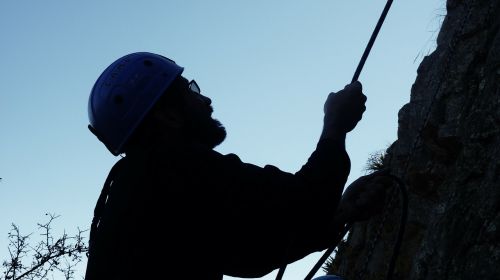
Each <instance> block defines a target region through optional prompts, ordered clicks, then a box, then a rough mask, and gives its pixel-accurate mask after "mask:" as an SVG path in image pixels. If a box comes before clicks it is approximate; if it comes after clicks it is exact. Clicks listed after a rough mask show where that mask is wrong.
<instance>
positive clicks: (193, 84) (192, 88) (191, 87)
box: [188, 80, 201, 94]
mask: <svg viewBox="0 0 500 280" xmlns="http://www.w3.org/2000/svg"><path fill="white" fill-rule="evenodd" d="M188 89H189V90H190V91H192V92H194V93H196V94H201V90H200V87H199V86H198V84H197V83H196V81H195V80H191V82H189V84H188Z"/></svg>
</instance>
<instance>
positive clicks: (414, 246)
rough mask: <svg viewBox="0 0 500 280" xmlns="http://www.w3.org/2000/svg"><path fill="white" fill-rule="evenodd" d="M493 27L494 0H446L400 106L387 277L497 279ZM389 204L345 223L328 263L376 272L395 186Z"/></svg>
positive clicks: (498, 171)
mask: <svg viewBox="0 0 500 280" xmlns="http://www.w3.org/2000/svg"><path fill="white" fill-rule="evenodd" d="M499 28H500V0H448V2H447V16H446V17H445V20H444V22H443V26H442V28H441V31H440V33H439V36H438V39H437V49H436V50H435V51H434V52H433V53H432V54H431V55H429V56H427V57H426V58H425V59H424V60H423V62H422V63H421V65H420V67H419V70H418V77H417V80H416V82H415V84H414V85H413V87H412V90H411V99H410V102H409V103H408V104H406V105H405V106H404V107H403V108H402V109H401V110H400V112H399V129H398V140H396V142H394V143H393V144H392V145H391V147H390V148H389V149H388V151H387V156H386V157H385V158H384V160H383V164H384V166H386V167H389V168H390V169H391V170H392V172H393V174H395V175H397V176H399V177H400V178H402V179H403V181H404V182H405V183H406V188H407V190H408V192H409V216H408V222H407V224H406V232H405V235H404V238H403V244H402V247H401V250H400V254H399V258H398V260H397V262H396V269H395V274H394V277H393V279H414V280H417V279H419V280H420V279H429V280H430V279H436V280H438V279H439V280H442V279H454V280H459V279H464V280H465V279H500V215H499V212H500V32H499ZM390 208H391V209H387V211H386V214H382V215H380V216H378V217H375V218H374V219H372V220H370V221H368V222H365V223H359V224H356V225H355V226H354V227H353V228H352V230H351V232H350V234H349V237H348V239H347V241H346V242H343V243H342V244H341V245H340V246H339V251H338V253H337V254H336V257H335V259H334V260H333V262H332V264H331V265H330V267H329V269H330V273H333V274H338V275H343V276H344V277H346V279H349V280H352V279H385V277H386V272H387V268H388V263H389V259H390V257H391V254H392V251H393V245H394V242H395V239H396V235H397V231H398V226H399V219H400V218H399V216H400V211H401V209H400V208H401V204H400V203H399V199H398V196H396V200H395V203H394V206H393V207H390ZM384 217H385V222H383V223H382V221H384ZM380 224H382V227H380ZM378 230H380V237H379V238H376V237H375V236H376V232H377V231H378ZM371 245H373V250H371V251H372V252H371V253H370V252H369V251H370V249H369V247H370V246H371ZM360 274H361V275H360Z"/></svg>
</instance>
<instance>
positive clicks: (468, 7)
mask: <svg viewBox="0 0 500 280" xmlns="http://www.w3.org/2000/svg"><path fill="white" fill-rule="evenodd" d="M475 1H476V0H470V1H466V2H465V4H464V11H465V13H466V15H465V17H463V19H462V21H461V22H460V27H459V28H458V30H457V32H455V34H454V35H453V37H452V39H451V41H450V43H449V46H448V53H447V56H446V58H445V64H444V66H443V70H442V72H441V75H440V77H439V78H438V79H437V81H438V84H437V86H436V90H435V92H434V94H433V96H432V98H431V101H430V103H429V107H428V110H427V112H426V114H425V118H424V121H423V124H422V126H421V127H420V128H419V130H418V132H417V136H416V137H415V139H414V141H413V143H412V146H411V148H410V151H409V153H408V156H407V159H406V160H405V161H404V164H405V166H404V168H403V176H401V177H406V174H407V173H408V169H409V162H410V160H411V159H412V158H413V156H414V153H415V150H416V148H417V146H418V144H419V142H420V140H421V137H422V132H423V130H424V129H425V127H426V126H427V124H428V122H429V119H430V115H431V113H432V109H433V106H434V102H435V100H436V98H437V96H438V94H439V93H440V92H441V90H442V83H443V81H444V80H445V79H446V78H447V77H448V74H449V68H450V64H451V61H452V59H453V57H454V55H455V49H456V46H457V44H458V37H461V36H462V35H463V34H464V28H465V24H466V23H467V21H468V20H469V18H470V16H471V13H472V7H473V6H474V4H475ZM392 2H393V0H388V2H387V4H386V6H385V8H384V10H383V12H382V15H381V16H380V18H379V21H378V22H377V25H376V27H375V30H374V31H373V33H372V36H371V38H370V40H369V42H368V45H367V47H366V48H365V51H364V53H363V56H362V57H361V60H360V62H359V64H358V67H357V68H356V71H355V74H354V76H353V79H352V82H355V81H357V80H358V78H359V75H360V73H361V70H362V69H363V66H364V64H365V62H366V59H367V57H368V55H369V53H370V51H371V48H372V46H373V44H374V42H375V39H376V37H377V35H378V33H379V31H380V28H381V26H382V24H383V22H384V21H385V18H386V16H387V13H388V11H389V9H390V7H391V5H392ZM391 160H392V159H391ZM389 165H390V163H389ZM390 176H391V178H392V179H393V180H395V181H396V182H397V185H398V187H399V192H400V195H401V202H402V205H401V220H400V225H399V229H398V236H397V239H396V243H395V244H394V249H393V254H392V256H391V260H390V262H389V267H388V270H387V275H386V279H388V280H389V279H392V277H393V274H394V269H395V264H396V260H397V257H398V254H399V250H400V247H401V244H402V240H403V236H404V229H405V225H406V222H407V215H408V213H407V211H408V193H407V189H406V187H405V184H404V182H403V180H402V179H401V178H400V177H397V176H395V175H390ZM397 192H398V189H392V191H391V192H390V195H389V202H388V204H387V207H386V210H385V211H384V215H383V217H382V220H381V222H380V224H379V227H378V228H377V231H376V232H375V237H374V238H373V239H372V240H370V242H369V243H368V246H367V248H368V249H367V254H366V256H365V259H364V262H363V265H362V268H361V269H360V271H359V273H358V274H357V279H360V280H361V279H366V278H365V277H364V276H365V274H366V271H367V268H368V264H369V262H370V259H371V257H372V255H373V251H374V248H375V244H376V243H377V242H378V239H379V238H380V236H381V233H382V229H383V227H384V224H385V222H386V220H387V218H388V216H389V213H391V212H392V211H391V210H394V209H393V208H394V207H395V205H396V194H397ZM350 227H351V226H350V225H346V226H345V227H344V229H343V230H342V232H340V233H339V235H338V236H337V237H336V238H335V240H334V241H335V243H334V244H333V245H332V246H331V247H330V248H328V249H327V250H326V251H325V253H324V254H323V256H322V257H321V258H320V259H319V260H318V262H317V263H316V265H315V266H314V267H313V269H312V270H311V271H310V272H309V274H308V275H307V276H306V278H305V280H310V279H312V277H313V276H314V275H315V274H316V273H317V271H318V270H319V268H320V267H321V266H322V265H323V263H324V262H325V261H326V260H327V258H328V257H329V256H330V255H331V253H333V251H334V249H335V248H336V246H337V244H338V243H339V242H340V241H341V240H342V239H343V238H344V236H345V234H346V233H347V232H348V231H349V229H350ZM285 269H286V265H283V266H282V267H281V268H280V270H279V271H278V276H277V277H276V280H281V279H282V277H283V274H284V271H285Z"/></svg>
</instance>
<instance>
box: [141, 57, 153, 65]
mask: <svg viewBox="0 0 500 280" xmlns="http://www.w3.org/2000/svg"><path fill="white" fill-rule="evenodd" d="M143 63H144V66H148V67H151V66H153V62H151V60H149V59H146V60H144V62H143Z"/></svg>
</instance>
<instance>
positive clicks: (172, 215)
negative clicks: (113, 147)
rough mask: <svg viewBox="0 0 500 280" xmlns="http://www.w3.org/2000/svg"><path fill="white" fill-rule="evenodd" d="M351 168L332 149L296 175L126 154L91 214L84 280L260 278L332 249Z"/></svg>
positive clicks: (215, 158) (196, 154) (331, 145)
mask: <svg viewBox="0 0 500 280" xmlns="http://www.w3.org/2000/svg"><path fill="white" fill-rule="evenodd" d="M349 169H350V162H349V157H348V155H347V153H346V151H345V148H344V146H343V143H341V142H337V141H334V140H322V141H321V142H320V143H319V144H318V145H317V148H316V151H315V152H314V153H313V154H312V155H311V156H310V158H309V160H308V162H307V163H306V164H305V165H304V166H303V167H302V168H301V169H300V171H298V172H297V173H295V174H291V173H287V172H283V171H281V170H279V169H278V168H276V167H274V166H271V165H267V166H265V167H264V168H262V167H258V166H255V165H252V164H248V163H244V162H242V161H241V160H240V159H239V158H238V157H237V156H236V155H233V154H229V155H221V154H219V153H217V152H215V151H213V150H207V149H203V148H200V147H193V146H185V147H181V148H178V149H176V150H170V151H169V150H165V151H161V150H155V151H152V152H149V153H142V154H135V155H134V154H131V155H127V156H126V157H125V158H123V159H121V160H120V161H119V162H118V163H117V165H115V167H114V170H113V172H112V173H113V174H110V178H108V180H107V182H106V184H107V185H108V190H109V192H107V191H105V193H104V194H103V197H104V199H103V198H101V199H100V201H101V202H100V203H98V204H101V206H102V209H98V208H99V205H98V206H97V207H96V215H97V217H96V221H99V224H98V226H94V227H95V228H93V230H92V233H91V244H90V255H89V260H88V265H87V273H86V277H85V278H86V279H87V280H93V279H203V280H211V279H214V280H216V279H217V280H220V279H222V275H223V274H226V275H231V276H235V277H251V278H255V277H261V276H263V275H265V274H267V273H269V272H271V271H272V270H274V269H276V268H278V267H280V266H281V265H283V264H285V263H291V262H293V261H296V260H299V259H301V258H303V257H305V256H306V255H308V254H310V253H312V252H315V251H320V250H323V249H325V248H327V247H328V246H329V245H331V244H330V242H331V240H332V237H333V236H335V235H336V234H337V232H338V231H339V230H340V229H339V228H337V227H335V226H334V225H332V224H331V223H329V221H332V217H333V215H334V213H335V209H336V207H337V204H338V202H339V200H340V197H341V194H342V190H343V187H344V184H345V182H346V180H347V176H348V174H349ZM105 189H106V186H105ZM104 201H105V203H104Z"/></svg>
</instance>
